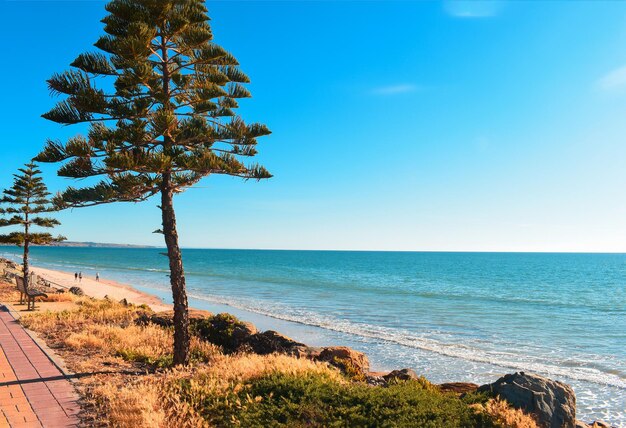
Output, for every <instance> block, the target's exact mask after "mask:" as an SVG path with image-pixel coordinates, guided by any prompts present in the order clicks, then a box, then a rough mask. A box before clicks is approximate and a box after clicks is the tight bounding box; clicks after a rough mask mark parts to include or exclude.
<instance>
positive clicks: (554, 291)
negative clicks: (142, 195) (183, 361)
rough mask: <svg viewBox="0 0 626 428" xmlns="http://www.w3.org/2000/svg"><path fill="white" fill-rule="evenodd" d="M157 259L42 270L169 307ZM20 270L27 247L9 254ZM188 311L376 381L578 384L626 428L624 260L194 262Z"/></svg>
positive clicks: (322, 255)
mask: <svg viewBox="0 0 626 428" xmlns="http://www.w3.org/2000/svg"><path fill="white" fill-rule="evenodd" d="M162 251H163V250H160V249H117V248H115V249H113V248H34V249H33V250H32V256H33V263H34V264H35V265H39V266H41V267H48V268H52V269H58V270H65V271H70V272H74V271H78V270H81V271H82V272H83V274H84V275H95V272H96V271H97V272H99V273H100V276H101V277H103V278H107V279H113V280H117V281H120V282H125V283H129V284H132V285H134V286H136V287H137V288H139V289H141V290H143V291H148V292H152V293H154V294H157V295H159V296H161V297H163V298H164V300H167V301H169V293H168V278H167V276H166V274H167V262H166V258H165V257H163V256H162V255H160V254H159V253H160V252H162ZM0 253H2V254H3V255H4V256H10V257H12V258H14V259H15V258H16V257H18V255H19V249H17V248H15V249H14V248H8V247H4V248H2V249H0ZM184 262H185V268H186V273H187V285H188V290H189V293H190V296H192V299H191V304H192V305H193V306H195V307H201V308H207V309H210V310H213V311H230V312H233V313H235V314H236V315H238V316H240V317H242V318H247V319H249V320H251V321H253V322H256V323H257V324H259V325H260V327H261V328H273V329H276V330H279V331H282V332H286V333H288V334H291V335H292V336H295V338H296V339H298V340H301V341H304V342H306V343H309V344H311V345H323V344H326V345H328V344H346V345H348V346H352V347H354V348H356V349H359V350H362V351H364V352H366V353H367V354H368V355H369V356H370V360H371V362H372V366H373V368H374V369H393V368H401V367H411V368H413V369H415V370H416V371H417V372H418V373H420V374H424V375H425V376H426V377H427V378H429V379H431V380H432V381H434V382H444V381H472V382H476V383H485V382H488V381H493V380H495V379H496V378H497V377H498V376H499V375H501V374H504V373H510V372H513V371H516V370H525V371H531V372H536V373H539V374H543V375H546V376H549V377H552V378H556V379H560V380H563V381H564V382H567V383H569V384H571V385H572V386H573V387H574V389H575V391H576V393H577V400H578V409H579V418H580V419H583V420H594V419H604V420H608V421H610V422H612V423H614V424H617V425H618V426H620V427H626V255H624V254H513V253H409V252H334V251H257V250H195V249H194V250H191V249H189V250H185V251H184Z"/></svg>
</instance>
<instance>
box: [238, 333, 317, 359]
mask: <svg viewBox="0 0 626 428" xmlns="http://www.w3.org/2000/svg"><path fill="white" fill-rule="evenodd" d="M245 345H246V347H247V348H248V349H249V350H251V351H252V352H254V353H255V354H260V355H267V354H273V353H279V354H290V355H295V356H303V357H304V356H306V350H307V348H308V347H307V346H306V345H305V344H304V343H300V342H296V341H295V340H293V339H291V338H290V337H287V336H285V335H282V334H280V333H278V332H276V331H274V330H268V331H264V332H262V333H255V334H252V335H250V336H249V337H248V338H247V340H246V343H245Z"/></svg>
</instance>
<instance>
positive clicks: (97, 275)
mask: <svg viewBox="0 0 626 428" xmlns="http://www.w3.org/2000/svg"><path fill="white" fill-rule="evenodd" d="M96 282H100V274H99V273H98V272H96Z"/></svg>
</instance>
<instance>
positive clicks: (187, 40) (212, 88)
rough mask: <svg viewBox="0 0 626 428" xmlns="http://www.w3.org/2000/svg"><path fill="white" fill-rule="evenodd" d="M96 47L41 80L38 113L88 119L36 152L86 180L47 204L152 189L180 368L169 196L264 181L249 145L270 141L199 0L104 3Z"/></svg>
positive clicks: (134, 198)
mask: <svg viewBox="0 0 626 428" xmlns="http://www.w3.org/2000/svg"><path fill="white" fill-rule="evenodd" d="M106 10H107V12H108V15H107V16H106V17H105V18H104V19H103V20H102V22H103V23H104V32H105V35H103V36H102V37H100V39H99V40H98V41H97V42H96V43H95V47H96V48H98V51H96V52H89V53H83V54H81V55H79V56H78V57H77V58H76V60H74V62H72V63H71V67H72V68H71V69H70V70H68V71H65V72H63V73H59V74H55V75H54V76H52V78H50V79H49V80H48V86H49V89H50V91H51V93H52V94H54V95H59V96H61V97H62V99H61V101H60V102H58V103H57V104H56V106H55V107H54V108H53V109H52V110H50V111H49V112H48V113H46V114H44V115H43V117H44V118H46V119H49V120H52V121H54V122H57V123H60V124H63V125H72V124H79V123H87V124H89V126H88V131H87V133H86V135H76V136H74V137H72V138H69V139H68V140H67V141H64V142H62V141H52V140H50V141H48V142H47V143H46V145H45V147H44V149H43V151H42V152H41V153H40V154H39V155H38V156H37V157H36V160H38V161H40V162H57V163H60V164H61V165H60V167H59V169H58V174H59V175H60V176H64V177H72V178H76V179H84V178H90V180H87V181H86V183H89V184H88V185H87V186H84V187H78V188H75V187H70V188H68V189H67V190H66V191H64V192H63V193H61V194H60V195H59V196H58V197H56V198H55V203H56V204H58V205H59V206H60V207H64V208H65V207H85V206H93V205H98V204H103V203H109V202H118V201H126V202H138V201H143V200H146V199H148V198H149V197H151V196H153V195H157V194H160V197H161V203H160V206H159V208H160V209H161V214H162V228H160V229H158V230H157V232H158V233H162V234H163V235H164V239H165V243H166V246H167V249H168V252H167V255H168V258H169V265H170V282H171V286H172V294H173V297H174V325H175V339H174V350H175V352H174V361H175V362H176V363H177V364H178V363H182V364H184V363H187V362H188V361H189V353H188V348H189V331H188V327H189V320H188V313H187V295H186V291H185V276H184V269H183V264H182V255H181V251H180V248H179V244H178V233H177V229H176V217H175V210H174V205H173V196H174V195H175V194H177V193H179V192H182V191H184V190H185V189H186V188H188V187H190V186H192V185H194V184H195V183H197V182H198V181H199V180H201V179H202V178H203V177H206V176H208V175H211V174H223V175H230V176H234V177H240V178H243V179H256V180H260V179H265V178H270V177H271V174H270V173H269V172H268V171H267V170H266V169H265V168H264V167H263V166H261V165H258V164H255V163H251V162H246V159H249V158H251V157H253V156H255V155H256V154H257V150H256V146H257V139H258V138H259V137H262V136H264V135H268V134H270V131H269V130H268V128H267V127H266V126H265V125H263V124H259V123H247V122H245V121H244V120H243V119H242V118H241V117H240V116H239V115H238V114H237V113H236V109H237V107H238V105H239V104H238V103H239V99H241V98H247V97H250V93H249V92H248V90H247V89H246V88H245V84H246V83H248V82H249V78H248V76H246V75H245V74H244V73H243V72H242V71H241V70H240V69H239V68H238V65H239V63H238V62H237V60H236V59H235V57H234V56H233V55H231V54H230V53H229V52H227V51H226V50H225V49H223V48H222V47H220V46H219V45H217V44H216V43H214V41H213V34H212V32H211V28H210V26H209V23H208V21H209V18H208V16H207V9H206V7H205V6H204V2H203V1H202V0H112V1H111V2H110V3H108V4H107V5H106Z"/></svg>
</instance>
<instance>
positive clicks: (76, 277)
mask: <svg viewBox="0 0 626 428" xmlns="http://www.w3.org/2000/svg"><path fill="white" fill-rule="evenodd" d="M76 281H78V272H74V282H76Z"/></svg>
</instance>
